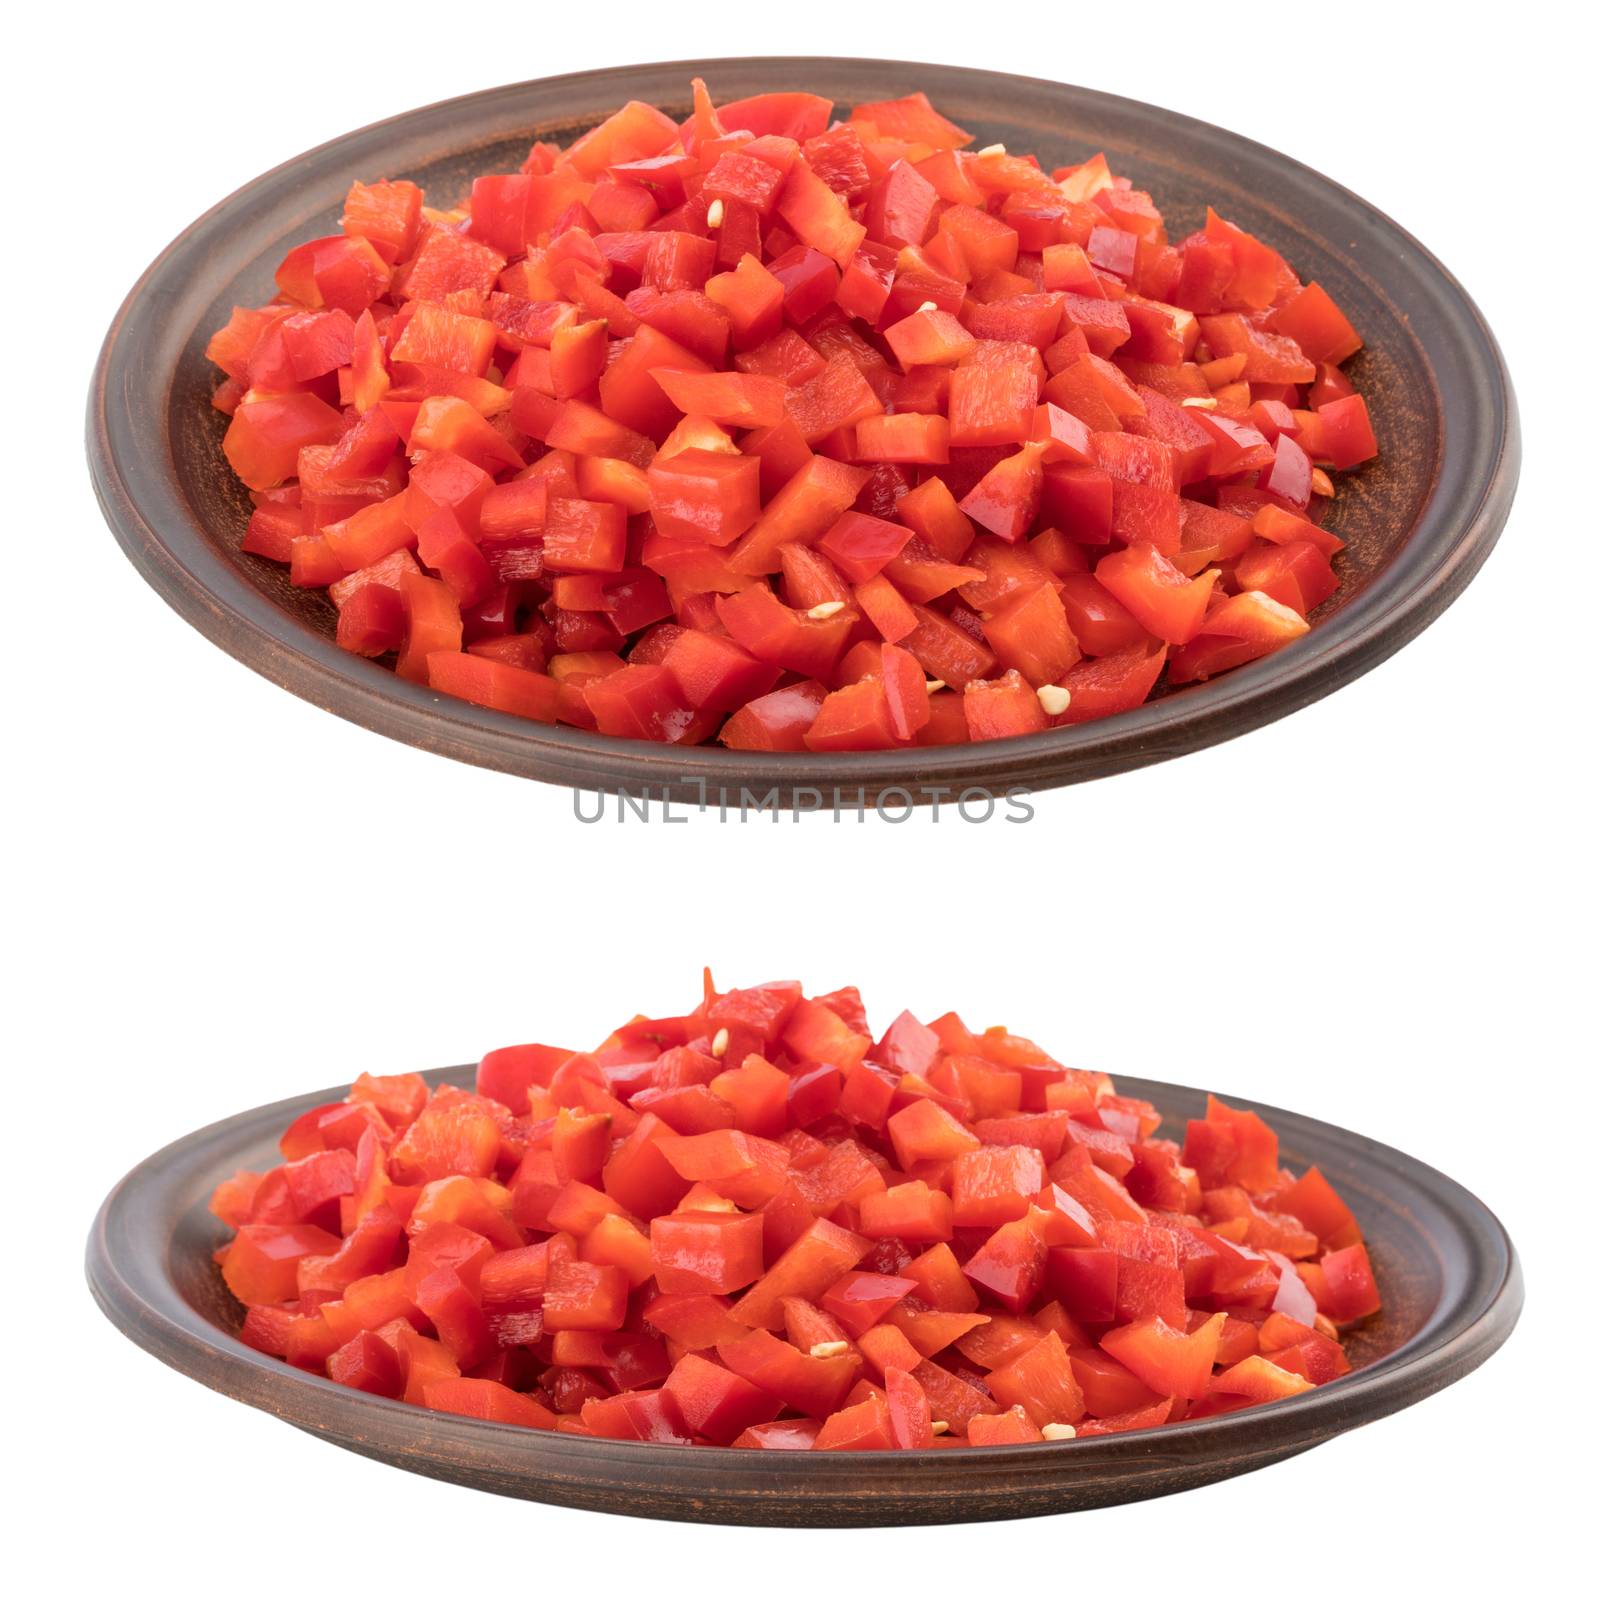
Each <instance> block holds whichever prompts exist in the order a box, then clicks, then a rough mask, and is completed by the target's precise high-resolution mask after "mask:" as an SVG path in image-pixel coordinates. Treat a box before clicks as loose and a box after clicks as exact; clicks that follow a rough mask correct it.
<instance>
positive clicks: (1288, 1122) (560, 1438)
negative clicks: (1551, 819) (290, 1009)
mask: <svg viewBox="0 0 1600 1600" xmlns="http://www.w3.org/2000/svg"><path fill="white" fill-rule="evenodd" d="M427 1076H428V1078H429V1081H430V1082H431V1083H438V1082H454V1083H460V1084H470V1083H471V1082H472V1077H473V1069H472V1068H471V1067H453V1068H448V1069H445V1070H443V1071H439V1072H434V1073H430V1074H428V1075H427ZM1118 1082H1119V1084H1120V1086H1121V1089H1122V1092H1123V1093H1125V1094H1129V1095H1133V1096H1137V1097H1140V1098H1144V1099H1148V1100H1150V1101H1151V1102H1153V1103H1154V1105H1155V1106H1156V1107H1157V1109H1158V1110H1159V1111H1160V1112H1161V1113H1162V1115H1163V1117H1164V1119H1166V1120H1167V1122H1168V1123H1169V1125H1170V1124H1172V1123H1178V1124H1181V1122H1182V1121H1183V1120H1184V1119H1185V1118H1187V1117H1190V1116H1199V1115H1200V1114H1202V1112H1203V1110H1204V1106H1205V1096H1204V1095H1203V1094H1202V1093H1201V1092H1200V1091H1198V1090H1194V1089H1186V1088H1178V1087H1174V1086H1173V1085H1170V1084H1164V1083H1152V1082H1146V1081H1143V1080H1140V1079H1125V1078H1119V1080H1118ZM338 1093H339V1091H335V1090H327V1091H323V1092H322V1093H320V1094H312V1095H305V1096H302V1097H301V1098H299V1099H296V1100H288V1101H283V1102H281V1103H280V1104H278V1105H272V1106H263V1107H260V1108H258V1109H257V1110H254V1111H247V1112H245V1113H243V1114H242V1115H240V1116H237V1117H232V1118H230V1119H229V1120H227V1121H226V1122H219V1123H216V1124H214V1125H213V1126H211V1127H209V1128H203V1129H201V1130H200V1131H198V1132H196V1133H192V1134H189V1135H188V1136H187V1137H186V1138H183V1139H180V1140H179V1141H178V1142H177V1143H175V1144H172V1145H169V1146H168V1147H167V1148H166V1149H165V1150H162V1151H160V1152H159V1153H157V1154H156V1155H154V1156H152V1157H150V1159H149V1160H147V1161H145V1162H143V1163H141V1164H140V1165H139V1166H137V1167H135V1168H134V1169H133V1171H132V1172H130V1173H129V1174H128V1175H127V1177H125V1178H124V1179H123V1180H122V1182H121V1183H119V1184H118V1185H117V1187H116V1188H115V1189H114V1190H112V1192H111V1194H110V1195H109V1196H108V1198H107V1199H106V1202H105V1204H104V1206H103V1207H102V1208H101V1211H100V1215H99V1217H98V1218H97V1219H96V1222H95V1225H94V1230H93V1232H92V1233H91V1235H90V1238H89V1246H88V1275H89V1284H90V1287H91V1289H92V1290H93V1292H94V1296H95V1299H96V1300H97V1301H98V1302H99V1305H100V1307H101V1309H102V1310H103V1311H104V1312H105V1314H106V1315H107V1316H108V1317H109V1318H110V1319H111V1321H112V1322H113V1323H115V1325H116V1326H117V1327H118V1328H119V1329H121V1331H122V1332H123V1333H125V1334H126V1335H127V1336H128V1337H129V1338H130V1339H132V1340H133V1341H134V1342H135V1343H136V1344H138V1345H140V1346H141V1347H142V1348H143V1349H145V1350H148V1351H149V1352H150V1353H151V1354H152V1355H155V1356H157V1357H159V1358H160V1359H161V1360H162V1361H164V1362H166V1363H167V1364H168V1365H169V1366H172V1367H176V1368H177V1369H178V1370H179V1371H180V1372H184V1373H187V1374H188V1375H189V1376H190V1377H192V1378H195V1379H198V1380H199V1381H200V1382H201V1383H204V1384H206V1385H208V1386H209V1387H211V1388H213V1389H217V1390H220V1391H221V1392H222V1393H224V1394H228V1395H232V1396H233V1397H234V1398H235V1399H238V1400H243V1401H245V1402H246V1403H247V1404H249V1405H253V1406H258V1407H260V1408H261V1409H262V1410H264V1411H269V1412H271V1413H272V1414H273V1415H274V1416H277V1417H281V1418H282V1419H283V1420H284V1421H286V1422H291V1423H293V1424H294V1425H295V1426H296V1427H299V1428H303V1429H305V1430H306V1431H307V1432H309V1433H314V1434H318V1435H320V1436H321V1437H323V1438H325V1439H329V1440H331V1441H332V1442H333V1443H335V1444H340V1445H343V1446H344V1447H345V1448H346V1449H350V1450H355V1451H358V1452H359V1453H360V1454H362V1455H366V1456H371V1457H373V1458H374V1459H376V1460H379V1461H386V1462H389V1463H390V1464H391V1465H394V1466H399V1467H404V1468H406V1469H407V1470H408V1471H412V1472H419V1473H422V1474H424V1475H426V1476H428V1477H433V1478H442V1479H444V1480H446V1481H447V1482H451V1483H460V1484H466V1485H470V1486H471V1487H474V1488H478V1489H487V1490H490V1491H492V1492H494V1493H496V1494H504V1495H511V1496H515V1497H517V1498H521V1499H527V1500H541V1501H546V1502H549V1503H551V1504H554V1505H564V1506H577V1507H581V1508H583V1509H586V1510H594V1511H612V1512H619V1513H623V1514H626V1515H631V1516H644V1517H666V1518H672V1519H676V1520H681V1521H690V1522H723V1523H748V1524H763V1525H770V1526H795V1527H822V1526H850V1525H859V1524H869V1523H879V1524H890V1523H930V1522H962V1521H979V1520H987V1519H999V1518H1008V1517H1028V1516H1043V1515H1048V1514H1051V1513H1054V1512H1061V1511H1079V1510H1087V1509H1090V1508H1092V1507H1095V1506H1104V1505H1113V1504H1117V1503H1119V1502H1123V1501H1129V1500H1141V1499H1146V1498H1149V1497H1152V1496H1155V1495H1163V1494H1172V1493H1175V1492H1176V1491H1178V1490H1181V1489H1191V1488H1197V1487H1199V1486H1200V1485H1202V1484H1206V1483H1214V1482H1217V1481H1218V1480H1220V1479H1223V1478H1227V1477H1232V1476H1233V1475H1235V1474H1237V1473H1241V1472H1249V1471H1252V1470H1254V1469H1255V1468H1257V1467H1263V1466H1267V1465H1269V1464H1270V1463H1272V1462H1275V1461H1281V1460H1283V1459H1285V1458H1286V1457H1288V1456H1292V1455H1295V1454H1297V1453H1298V1452H1300V1451H1302V1450H1307V1449H1310V1448H1311V1446H1313V1445H1316V1444H1320V1443H1322V1442H1323V1441H1324V1440H1326V1439H1330V1438H1332V1437H1333V1436H1334V1435H1335V1434H1338V1433H1342V1432H1344V1431H1345V1430H1347V1429H1350V1428H1354V1427H1359V1426H1361V1425H1362V1424H1363V1423H1367V1422H1371V1421H1373V1420H1375V1419H1376V1418H1378V1417H1382V1416H1385V1415H1387V1414H1388V1413H1390V1412H1392V1411H1398V1410H1400V1409H1401V1408H1402V1407H1405V1406H1408V1405H1412V1404H1414V1403H1415V1402H1416V1401H1418V1400H1421V1399H1423V1398H1424V1397H1425V1396H1427V1395H1429V1394H1432V1393H1434V1392H1435V1391H1436V1390H1438V1389H1442V1388H1444V1387H1445V1386H1446V1385H1447V1384H1451V1383H1454V1382H1455V1381H1456V1380H1457V1379H1458V1378H1461V1377H1464V1376H1465V1375H1466V1374H1467V1373H1469V1372H1471V1371H1472V1370H1473V1368H1475V1367H1477V1366H1478V1365H1479V1364H1480V1363H1482V1362H1483V1361H1485V1360H1486V1359H1487V1358H1488V1357H1489V1356H1490V1355H1491V1354H1492V1353H1493V1352H1494V1351H1495V1350H1497V1349H1498V1348H1499V1347H1500V1345H1501V1344H1503V1343H1504V1342H1505V1340H1506V1338H1507V1337H1508V1336H1509V1335H1510V1333H1511V1330H1512V1328H1513V1327H1514V1326H1515V1324H1516V1320H1517V1315H1518V1313H1519V1312H1520V1310H1521V1307H1522V1277H1521V1271H1520V1268H1519V1266H1518V1263H1517V1257H1516V1252H1515V1251H1514V1249H1513V1248H1512V1245H1511V1241H1510V1239H1509V1238H1507V1236H1506V1233H1505V1230H1504V1229H1503V1228H1502V1227H1501V1225H1500V1223H1499V1221H1498V1220H1497V1219H1496V1218H1495V1217H1494V1215H1493V1214H1492V1213H1491V1212H1490V1211H1489V1210H1488V1209H1487V1208H1486V1207H1485V1206H1484V1205H1483V1204H1482V1203H1481V1202H1480V1201H1479V1200H1477V1199H1475V1198H1474V1197H1473V1196H1472V1195H1471V1194H1469V1193H1468V1192H1467V1191H1466V1190H1465V1189H1463V1188H1461V1187H1460V1185H1459V1184H1456V1183H1454V1182H1452V1181H1451V1180H1450V1179H1449V1178H1447V1177H1445V1176H1444V1175H1443V1174H1442V1173H1439V1172H1436V1171H1434V1170H1433V1169H1432V1168H1430V1167H1426V1166H1424V1165H1423V1164H1422V1163H1421V1162H1418V1161H1414V1160H1412V1159H1411V1158H1410V1157H1409V1156H1406V1155H1402V1154H1401V1153H1400V1152H1399V1151H1397V1150H1391V1149H1388V1148H1387V1147H1385V1146H1383V1145H1380V1144H1374V1143H1373V1142H1372V1141H1370V1140H1368V1139H1364V1138H1361V1137H1359V1136H1358V1135H1356V1134H1354V1133H1349V1132H1346V1131H1345V1130H1343V1129H1341V1128H1335V1127H1331V1126H1329V1125H1328V1124H1326V1123H1321V1122H1314V1121H1312V1120H1311V1119H1310V1118H1307V1117H1301V1116H1296V1115H1295V1114H1294V1113H1292V1112H1287V1111H1279V1110H1276V1109H1273V1108H1270V1107H1266V1106H1254V1107H1250V1109H1254V1110H1257V1111H1259V1112H1261V1114H1262V1115H1264V1116H1265V1117H1266V1118H1267V1119H1268V1121H1269V1122H1270V1123H1271V1125H1272V1126H1273V1127H1274V1128H1275V1129H1276V1130H1277V1131H1278V1134H1279V1136H1280V1141H1281V1149H1282V1152H1283V1159H1284V1161H1285V1162H1286V1163H1288V1164H1289V1165H1291V1166H1293V1167H1296V1168H1300V1167H1304V1166H1307V1165H1309V1164H1311V1163H1313V1162H1314V1163H1316V1165H1318V1166H1319V1167H1321V1169H1322V1171H1323V1172H1324V1174H1325V1175H1326V1176H1327V1177H1328V1178H1329V1180H1330V1181H1331V1182H1332V1183H1333V1184H1334V1186H1335V1187H1336V1188H1337V1190H1338V1191H1339V1193H1340V1194H1341V1195H1343V1196H1344V1197H1345V1198H1346V1200H1347V1201H1348V1202H1349V1204H1350V1206H1351V1208H1352V1209H1353V1210H1354V1211H1355V1213H1356V1216H1357V1218H1358V1220H1359V1221H1360V1223H1361V1225H1362V1229H1363V1232H1364V1233H1365V1235H1366V1240H1367V1245H1368V1248H1369V1250H1370V1252H1371V1254H1372V1259H1373V1264H1374V1267H1375V1269H1376V1271H1377V1274H1378V1279H1379V1284H1380V1287H1381V1288H1382V1291H1383V1299H1384V1309H1383V1311H1382V1312H1381V1313H1380V1314H1379V1315H1378V1316H1377V1317H1376V1318H1374V1319H1373V1320H1372V1321H1371V1322H1370V1323H1369V1324H1367V1325H1366V1326H1364V1327H1361V1328H1359V1329H1357V1330H1355V1331H1354V1332H1353V1333H1352V1334H1351V1335H1350V1337H1349V1338H1348V1339H1347V1341H1346V1349H1347V1351H1348V1352H1349V1354H1350V1357H1351V1360H1352V1361H1353V1362H1354V1363H1355V1368H1356V1370H1355V1371H1353V1372H1352V1373H1350V1374H1349V1375H1348V1376H1346V1377H1343V1378H1339V1379H1336V1380H1334V1381H1333V1382H1331V1383H1329V1384H1327V1385H1326V1386H1324V1387H1322V1388H1319V1389H1314V1390H1312V1391H1310V1392H1309V1393H1306V1394H1303V1395H1298V1396H1296V1397H1294V1398H1292V1399H1289V1400H1283V1401H1278V1402H1275V1403H1273V1404H1271V1405H1267V1406H1260V1407H1254V1408H1250V1409H1247V1410H1244V1411H1237V1412H1233V1413H1230V1414H1228V1415H1224V1416H1217V1417H1211V1418H1206V1419H1203V1420H1200V1421H1195V1422H1182V1423H1176V1424H1172V1425H1169V1426H1167V1427H1163V1428H1160V1429H1158V1430H1154V1431H1150V1432H1145V1433H1124V1434H1116V1435H1112V1436H1109V1437H1104V1438H1084V1439H1074V1440H1067V1441H1063V1442H1061V1443H1056V1444H1043V1445H1017V1446H999V1447H989V1448H983V1449H978V1448H969V1449H965V1450H959V1451H925V1452H924V1451H916V1452H901V1451H862V1452H858V1453H848V1452H844V1453H827V1454H813V1453H809V1452H799V1453H789V1452H783V1451H779V1452H771V1451H753V1450H726V1449H725V1450H715V1449H699V1450H691V1449H684V1448H681V1447H674V1446H670V1445H647V1444H636V1443H624V1442H617V1441H612V1440H605V1439H585V1438H574V1437H571V1436H568V1435H565V1434H556V1433H542V1432H536V1431H532V1430H529V1429H525V1428H518V1427H513V1426H509V1425H505V1424H500V1423H489V1422H481V1421H477V1420H475V1419H471V1418H467V1417H460V1416H454V1415H449V1414H445V1413H439V1412H430V1411H420V1410H418V1409H417V1408H416V1407H414V1406H407V1405H405V1404H403V1403H401V1402H399V1401H394V1400H385V1399H381V1398H377V1397H375V1396H372V1395H368V1394H364V1393H361V1392H359V1391H357V1390H353V1389H348V1388H343V1387H341V1386H340V1385H338V1384H336V1383H331V1382H329V1381H328V1380H327V1379H326V1378H322V1377H318V1376H313V1375H312V1374H310V1373H306V1372H303V1371H300V1370H299V1369H297V1368H294V1367H289V1366H285V1365H284V1364H283V1363H282V1362H281V1361H277V1360H275V1359H273V1358H272V1357H269V1356H266V1355H262V1354H261V1353H259V1352H258V1351H256V1350H253V1349H251V1348H249V1347H248V1346H246V1345H244V1344H242V1343H240V1342H239V1340H238V1339H237V1337H236V1329H237V1328H238V1325H239V1323H240V1321H241V1320H242V1316H243V1311H242V1308H241V1307H240V1306H239V1305H238V1304H237V1303H236V1302H235V1301H234V1300H233V1299H232V1297H231V1296H230V1295H229V1293H228V1291H227V1289H226V1288H225V1287H224V1285H223V1282H222V1276H221V1273H220V1272H219V1271H218V1269H217V1268H216V1266H215V1265H214V1264H213V1262H212V1259H211V1253H212V1251H213V1250H214V1249H215V1248H216V1246H217V1245H219V1244H221V1243H222V1242H223V1240H224V1239H225V1238H226V1236H227V1230H226V1229H225V1228H224V1227H223V1225H222V1224H221V1223H220V1222H218V1221H217V1219H216V1218H214V1217H213V1216H212V1215H211V1214H210V1212H209V1211H208V1210H207V1209H206V1200H207V1197H208V1196H209V1195H210V1192H211V1190H212V1188H213V1186H214V1185H215V1184H216V1183H217V1182H219V1181H220V1180H221V1179H222V1178H224V1177H226V1176H228V1175H229V1174H231V1173H232V1172H233V1171H234V1170H235V1169H237V1168H238V1167H241V1166H245V1167H260V1166H262V1165H263V1164H267V1163H270V1162H272V1161H274V1160H276V1159H277V1152H276V1138H277V1134H278V1132H279V1131H280V1130H281V1129H282V1128H283V1127H284V1126H285V1125H286V1124H287V1123H288V1122H289V1121H290V1120H291V1119H292V1118H293V1117H295V1116H297V1115H298V1114H299V1113H300V1112H302V1111H305V1110H308V1109H310V1108H311V1107H313V1106H316V1105H319V1104H324V1103H326V1102H327V1101H328V1100H329V1099H330V1098H336V1097H337V1094H338ZM1229 1100H1230V1103H1232V1104H1235V1105H1239V1106H1248V1102H1245V1101H1235V1100H1233V1097H1232V1096H1229Z"/></svg>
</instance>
